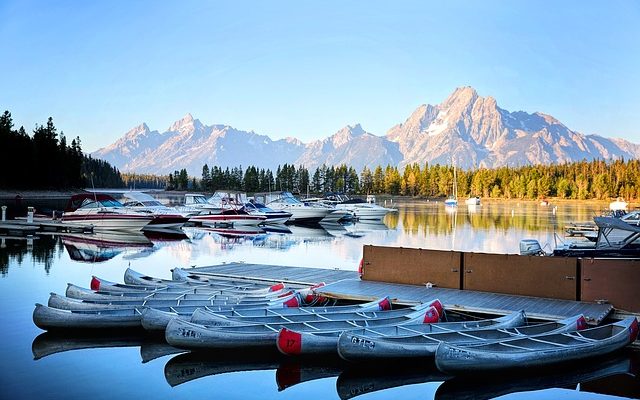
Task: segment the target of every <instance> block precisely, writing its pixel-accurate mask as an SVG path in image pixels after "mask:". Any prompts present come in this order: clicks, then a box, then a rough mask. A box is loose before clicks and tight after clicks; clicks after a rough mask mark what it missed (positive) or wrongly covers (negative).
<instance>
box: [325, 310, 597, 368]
mask: <svg viewBox="0 0 640 400" xmlns="http://www.w3.org/2000/svg"><path fill="white" fill-rule="evenodd" d="M521 314H522V318H518V319H514V322H515V324H514V325H512V326H515V327H509V326H508V325H507V324H505V325H502V326H499V327H498V326H496V327H494V328H491V329H478V330H476V329H472V330H460V331H451V332H436V333H426V334H421V335H417V336H400V337H392V336H387V337H380V338H375V337H368V336H363V335H357V334H353V333H351V332H345V333H343V334H342V335H340V338H339V339H338V346H337V350H338V354H339V355H340V357H342V358H343V359H345V360H348V361H366V360H373V359H381V358H403V359H409V358H420V357H433V355H434V354H435V352H436V349H437V348H438V345H439V344H440V343H442V342H445V343H448V344H455V345H457V346H465V347H466V346H475V345H478V344H483V343H491V342H496V341H499V340H506V339H515V338H518V337H526V336H532V335H540V334H545V333H564V332H571V331H576V330H582V329H585V328H586V327H587V322H586V320H585V319H584V317H583V316H582V315H576V316H573V317H570V318H567V319H564V320H561V321H557V322H547V323H542V324H537V325H529V326H522V325H524V323H525V319H524V313H521ZM443 325H446V323H444V324H443Z"/></svg>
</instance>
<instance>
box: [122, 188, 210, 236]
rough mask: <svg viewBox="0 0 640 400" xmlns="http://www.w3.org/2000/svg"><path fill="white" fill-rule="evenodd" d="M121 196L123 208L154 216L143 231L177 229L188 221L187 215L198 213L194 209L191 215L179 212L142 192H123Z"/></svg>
mask: <svg viewBox="0 0 640 400" xmlns="http://www.w3.org/2000/svg"><path fill="white" fill-rule="evenodd" d="M122 195H123V197H124V198H125V199H127V201H126V202H125V203H124V206H125V207H129V208H132V209H134V210H137V211H140V212H143V213H147V214H150V215H152V216H154V219H153V220H152V221H151V222H150V223H149V224H148V225H146V226H145V227H144V228H143V230H145V231H147V230H156V229H160V230H163V229H179V228H180V227H181V226H182V225H184V224H185V223H186V222H187V221H188V220H189V215H195V214H197V213H199V212H198V211H197V210H195V209H194V210H193V212H191V213H189V212H180V211H178V210H176V209H175V208H171V207H167V206H165V205H164V204H162V203H160V202H159V201H158V200H156V199H154V198H153V197H152V196H150V195H148V194H146V193H142V192H125V193H123V194H122Z"/></svg>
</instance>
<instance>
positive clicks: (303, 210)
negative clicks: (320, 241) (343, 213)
mask: <svg viewBox="0 0 640 400" xmlns="http://www.w3.org/2000/svg"><path fill="white" fill-rule="evenodd" d="M254 199H255V201H256V202H258V203H262V204H265V205H266V206H267V207H269V208H271V209H273V210H276V211H285V212H288V213H290V214H291V218H289V221H288V222H302V223H304V222H318V221H321V220H322V219H323V218H325V217H326V216H327V215H329V214H330V213H332V212H333V211H335V208H333V207H329V206H326V205H321V204H313V203H303V202H302V201H300V200H298V199H296V198H295V197H293V194H291V193H290V192H267V193H256V194H255V195H254Z"/></svg>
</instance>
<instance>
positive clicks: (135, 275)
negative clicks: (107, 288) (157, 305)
mask: <svg viewBox="0 0 640 400" xmlns="http://www.w3.org/2000/svg"><path fill="white" fill-rule="evenodd" d="M176 269H178V270H181V269H180V268H176ZM176 269H174V272H173V274H174V279H162V278H155V277H152V276H148V275H144V274H141V273H140V272H137V271H134V270H132V269H131V268H127V269H126V270H125V272H124V282H125V283H126V284H132V285H146V286H176V285H178V286H179V285H184V284H186V283H191V284H198V283H199V284H203V283H204V284H215V285H217V284H226V285H234V286H235V285H239V286H242V285H253V286H258V287H259V286H262V287H271V286H273V285H274V284H273V283H270V282H266V281H259V280H255V279H239V278H237V277H224V276H205V275H197V274H195V273H188V272H186V271H184V270H181V271H184V272H185V273H184V274H182V273H180V274H176V272H175V270H176ZM176 276H177V277H178V278H175V277H176ZM281 285H282V284H281V283H278V284H276V286H281Z"/></svg>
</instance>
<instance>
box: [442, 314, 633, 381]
mask: <svg viewBox="0 0 640 400" xmlns="http://www.w3.org/2000/svg"><path fill="white" fill-rule="evenodd" d="M637 336H638V320H637V319H636V318H635V317H630V318H627V319H624V320H622V321H619V322H616V323H613V324H607V325H603V326H598V327H595V328H590V329H584V330H581V331H577V332H568V333H552V334H542V335H536V336H529V337H525V338H519V339H508V340H504V341H500V342H495V343H490V344H484V345H479V346H474V347H462V346H455V345H452V344H448V343H445V342H442V343H440V344H439V345H438V349H437V350H436V354H435V362H436V366H437V367H438V369H439V370H440V371H442V372H444V373H448V374H454V375H455V374H468V373H477V372H482V371H497V370H505V369H521V368H530V367H543V366H548V365H553V364H557V363H561V362H568V361H577V360H582V359H585V358H588V357H595V356H601V355H605V354H609V353H612V352H614V351H616V350H619V349H621V348H623V347H625V346H626V345H628V344H630V343H632V342H633V341H635V340H636V338H637Z"/></svg>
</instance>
